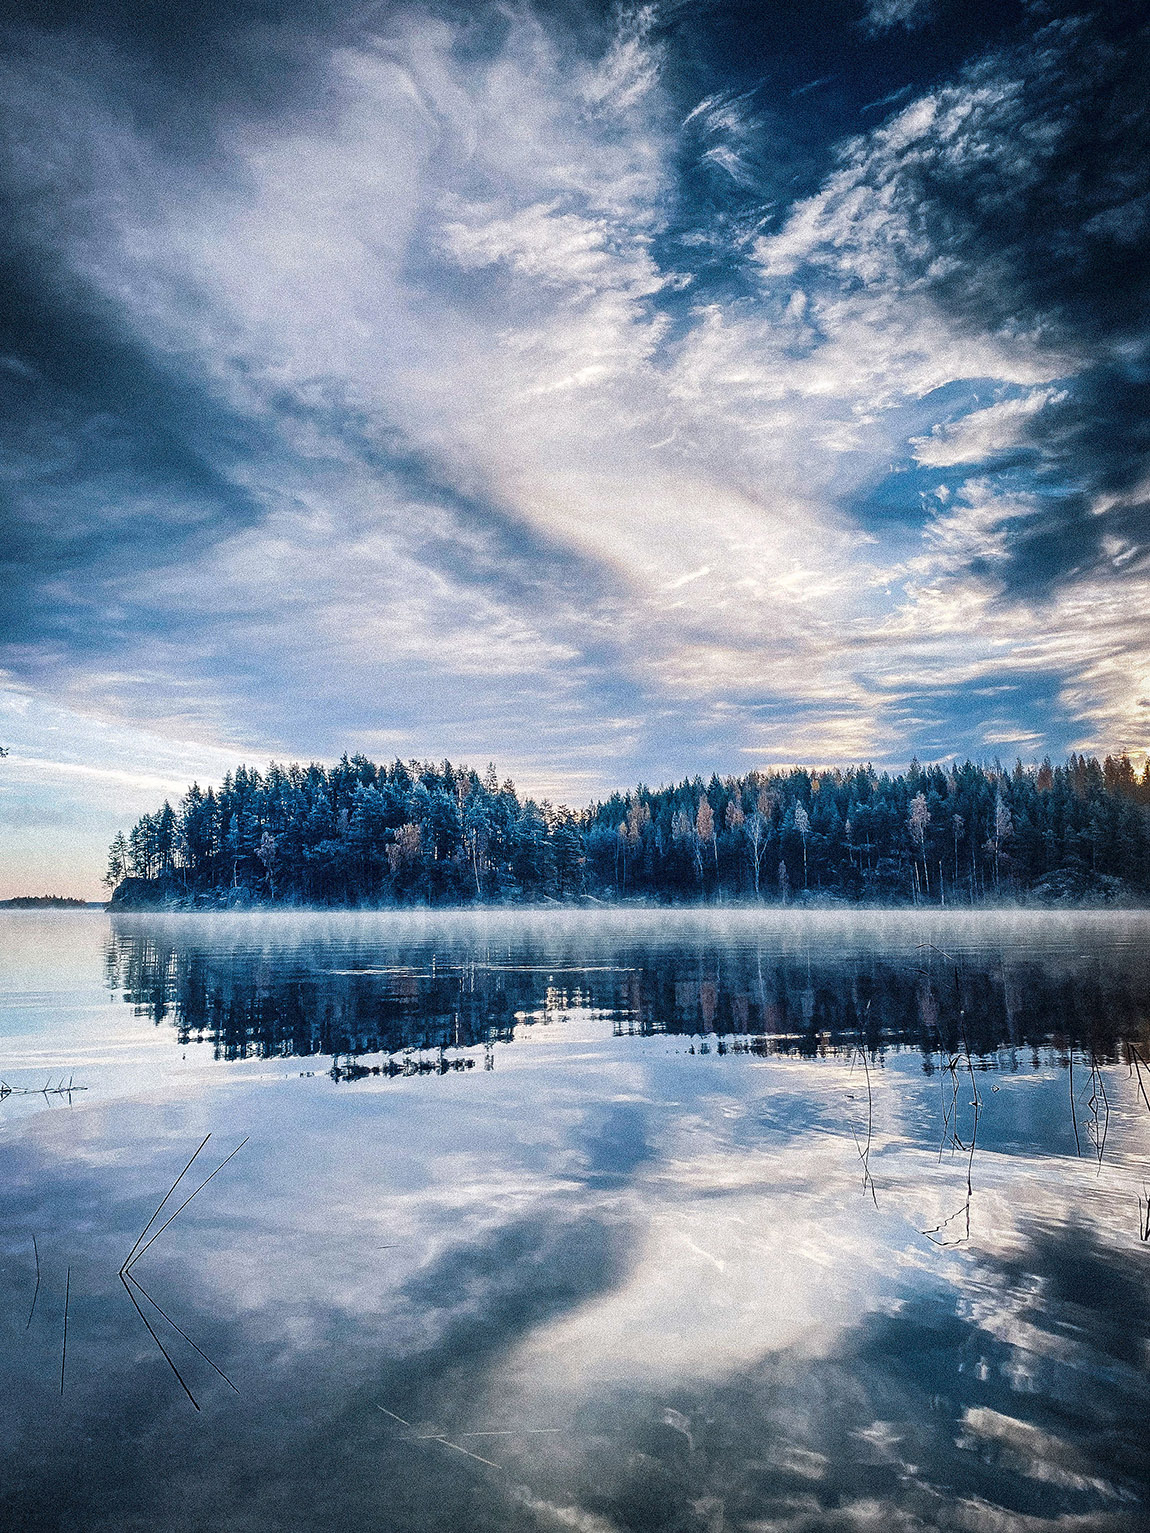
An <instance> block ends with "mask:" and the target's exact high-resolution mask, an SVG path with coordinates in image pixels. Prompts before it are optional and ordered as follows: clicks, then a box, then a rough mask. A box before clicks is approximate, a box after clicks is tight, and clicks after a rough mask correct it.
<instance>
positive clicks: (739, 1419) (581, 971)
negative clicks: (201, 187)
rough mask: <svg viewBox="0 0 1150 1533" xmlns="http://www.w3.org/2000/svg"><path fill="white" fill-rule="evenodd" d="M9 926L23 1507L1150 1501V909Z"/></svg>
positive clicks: (930, 1512)
mask: <svg viewBox="0 0 1150 1533" xmlns="http://www.w3.org/2000/svg"><path fill="white" fill-rule="evenodd" d="M0 963H2V970H0V1081H2V1082H3V1085H2V1086H0V1200H2V1217H0V1240H2V1249H3V1267H2V1273H3V1283H4V1287H5V1294H4V1306H3V1314H4V1319H3V1322H0V1324H2V1330H3V1343H2V1349H0V1357H2V1361H0V1369H2V1377H0V1384H2V1387H3V1393H4V1401H5V1408H4V1410H3V1412H2V1413H0V1460H2V1479H3V1486H4V1502H5V1505H6V1507H7V1509H8V1512H9V1515H10V1516H12V1517H13V1518H14V1521H12V1522H11V1523H10V1524H9V1525H10V1526H14V1527H15V1526H18V1527H19V1528H20V1529H21V1530H49V1529H51V1530H64V1529H66V1530H69V1533H87V1530H99V1533H137V1530H139V1533H145V1530H146V1533H156V1530H165V1533H166V1530H177V1533H193V1530H195V1533H201V1530H202V1533H209V1530H210V1533H218V1530H220V1529H227V1530H236V1533H240V1530H242V1533H265V1530H267V1533H272V1530H277V1533H278V1530H300V1533H302V1530H309V1533H310V1530H320V1529H323V1530H328V1529H336V1528H345V1529H347V1530H349V1533H350V1530H359V1529H372V1530H381V1533H422V1530H432V1529H435V1530H459V1533H488V1530H490V1533H520V1530H523V1533H526V1530H545V1533H569V1530H574V1533H632V1530H633V1533H654V1530H665V1533H728V1530H730V1533H735V1530H738V1533H768V1530H770V1533H774V1530H780V1533H792V1530H793V1533H814V1530H836V1533H837V1530H844V1533H846V1530H858V1529H871V1528H875V1529H879V1528H881V1529H882V1530H883V1533H891V1530H893V1533H909V1530H914V1529H920V1528H945V1529H962V1530H987V1533H1040V1530H1047V1529H1049V1530H1051V1533H1054V1530H1058V1533H1070V1530H1086V1529H1090V1530H1095V1529H1097V1530H1111V1529H1113V1530H1126V1529H1130V1530H1134V1529H1141V1528H1146V1527H1147V1526H1148V1525H1150V1520H1148V1510H1147V1508H1148V1503H1150V1465H1148V1460H1147V1455H1146V1443H1145V1430H1146V1425H1145V1424H1146V1420H1147V1411H1148V1407H1150V1378H1148V1364H1150V1222H1148V1221H1150V1099H1148V1097H1147V1093H1148V1092H1150V916H1148V915H1144V914H1140V913H1099V914H1055V913H1049V912H1035V913H1014V912H996V913H981V914H953V915H952V914H950V913H948V912H945V911H933V912H912V911H900V912H869V913H863V914H854V913H839V912H834V911H747V910H733V911H665V910H661V911H654V910H641V909H633V910H625V909H618V910H603V911H594V912H586V911H564V910H554V911H538V910H511V909H507V910H498V911H490V912H486V913H484V912H462V913H459V912H442V911H439V912H435V911H428V912H407V913H380V914H361V913H339V914H317V915H310V914H294V913H275V914H270V913H269V914H262V913H259V912H250V913H244V914H235V915H228V914H205V915H186V916H181V915H171V916H164V915H157V916H145V915H137V916H131V915H124V916H115V917H110V916H108V915H106V914H104V913H102V912H98V911H96V912H76V913H73V912H59V913H37V912H12V913H5V914H4V915H2V916H0ZM208 1136H210V1137H208ZM198 1147H199V1148H198ZM197 1150H198V1153H194V1152H197ZM193 1154H194V1159H192V1163H191V1165H190V1167H189V1168H188V1169H187V1171H186V1172H185V1174H184V1175H183V1177H182V1178H181V1179H180V1180H179V1181H178V1183H177V1178H178V1177H179V1176H180V1173H181V1171H182V1170H183V1168H184V1167H185V1165H186V1163H187V1162H188V1161H189V1159H190V1158H192V1157H193ZM173 1184H176V1185H175V1190H174V1191H173V1192H172V1194H171V1196H170V1197H168V1198H167V1201H166V1202H162V1200H164V1199H165V1195H166V1194H168V1193H169V1190H170V1189H172V1188H173ZM197 1188H200V1189H201V1190H199V1191H197ZM188 1198H190V1199H191V1201H190V1202H187V1204H186V1206H183V1205H184V1204H185V1200H186V1199H188ZM169 1219H171V1222H170V1224H169V1223H168V1222H167V1221H168V1220H169ZM153 1237H154V1238H153ZM133 1253H134V1255H133ZM129 1260H131V1264H130V1265H129V1266H125V1263H126V1262H127V1261H129Z"/></svg>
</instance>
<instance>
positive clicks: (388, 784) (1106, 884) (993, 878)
mask: <svg viewBox="0 0 1150 1533" xmlns="http://www.w3.org/2000/svg"><path fill="white" fill-rule="evenodd" d="M105 881H106V883H107V884H108V886H109V887H110V888H111V890H112V904H113V906H118V907H122V908H132V907H140V906H148V905H165V906H175V907H181V908H211V907H218V906H236V905H241V906H242V905H250V904H258V905H268V904H275V905H289V906H303V905H307V906H364V907H375V906H389V905H411V904H448V905H463V904H478V903H515V902H531V903H546V902H558V903H571V902H578V901H584V902H591V901H602V902H616V901H650V902H663V903H688V902H697V903H733V902H756V901H762V902H764V903H767V902H769V903H773V904H780V903H782V904H786V903H803V902H809V903H839V902H846V903H869V904H936V905H942V906H947V905H972V904H979V903H982V902H985V901H996V900H997V901H1010V902H1026V903H1045V902H1051V901H1060V902H1075V901H1085V902H1090V903H1096V902H1103V901H1119V902H1125V903H1138V902H1141V901H1143V900H1145V898H1146V897H1147V896H1148V895H1150V764H1148V765H1147V768H1146V769H1145V770H1144V771H1143V772H1142V773H1141V774H1140V775H1139V774H1138V773H1137V772H1136V771H1135V769H1134V767H1133V765H1132V763H1131V762H1130V759H1129V758H1128V757H1127V756H1126V755H1119V756H1113V757H1112V756H1107V757H1106V759H1105V760H1104V761H1102V762H1099V761H1098V760H1096V759H1094V758H1093V757H1085V756H1082V755H1072V756H1071V757H1070V758H1069V760H1068V761H1066V762H1065V764H1062V765H1057V766H1056V765H1053V764H1052V763H1051V762H1050V761H1049V760H1046V761H1044V762H1042V763H1041V765H1029V766H1027V765H1023V763H1022V762H1021V761H1020V762H1017V763H1016V764H1015V765H1014V767H1013V768H1012V769H1011V768H1006V767H1003V766H1002V765H1000V764H998V763H995V764H994V765H993V766H986V765H979V764H975V763H973V762H970V761H967V762H965V763H963V764H961V765H960V764H958V763H955V764H951V765H946V766H941V765H933V766H929V765H928V766H923V765H920V764H919V763H918V762H917V761H913V762H911V764H910V766H909V767H908V769H907V770H906V771H905V772H901V773H898V774H894V775H892V774H890V773H888V772H877V771H875V769H874V768H873V767H871V766H857V767H852V768H849V769H846V770H833V771H807V770H805V769H802V768H797V767H796V768H795V769H793V770H791V771H787V772H750V773H747V774H746V775H745V776H742V777H722V778H720V777H719V776H718V775H712V777H711V778H710V780H709V781H705V780H704V779H703V778H701V777H694V778H691V779H689V780H684V781H683V782H681V783H679V784H678V785H677V786H672V787H661V788H648V787H645V786H643V785H642V784H640V785H639V786H638V787H636V788H634V789H633V790H631V791H630V792H627V793H615V794H613V795H612V796H611V797H610V798H608V799H606V800H605V801H604V802H602V803H596V804H592V805H591V806H589V807H588V808H586V809H570V808H567V807H566V806H564V805H559V806H554V805H552V804H550V803H549V802H547V801H545V800H544V801H541V802H537V801H536V800H534V799H532V798H530V797H527V796H521V795H520V794H519V792H518V791H517V790H516V788H515V786H514V784H513V783H512V782H510V781H504V782H503V783H500V782H499V780H498V775H497V773H496V771H495V768H494V767H493V766H491V767H488V768H487V770H486V772H484V773H483V774H482V775H481V774H480V773H478V772H476V771H474V770H472V769H470V768H468V767H462V766H452V764H451V763H450V762H447V761H445V762H442V763H440V764H436V763H434V762H418V761H409V762H401V761H395V762H393V763H391V764H390V765H377V764H376V763H374V762H372V761H369V760H367V759H366V757H364V756H360V755H356V756H352V757H350V758H349V757H348V756H346V755H345V756H344V757H343V758H342V759H341V760H340V761H339V762H338V764H337V765H335V766H322V765H317V764H315V763H312V764H311V765H309V766H299V765H291V766H280V765H277V764H276V763H274V762H273V763H272V764H271V765H270V766H269V767H268V768H267V770H266V771H263V772H261V771H257V770H252V769H250V768H248V767H244V766H241V767H239V768H238V769H237V770H236V771H235V772H234V773H229V774H228V775H227V776H226V777H225V778H224V780H223V782H222V783H221V784H220V785H219V786H218V787H215V788H212V787H209V788H207V789H201V788H200V787H199V786H198V785H197V784H195V783H193V784H192V786H191V787H190V788H189V789H188V790H187V792H186V793H185V794H184V796H183V798H182V799H181V800H180V802H179V803H178V804H177V805H175V806H173V805H172V804H171V803H167V802H166V803H164V805H163V806H162V807H161V808H160V809H159V810H158V811H157V812H156V813H154V814H150V815H144V816H143V817H142V818H141V819H140V820H139V821H137V823H136V824H135V826H133V828H132V830H131V832H130V833H129V834H128V835H124V834H123V833H121V834H119V835H117V837H116V839H115V840H114V842H113V843H112V847H111V850H110V853H109V859H108V870H107V875H106V880H105Z"/></svg>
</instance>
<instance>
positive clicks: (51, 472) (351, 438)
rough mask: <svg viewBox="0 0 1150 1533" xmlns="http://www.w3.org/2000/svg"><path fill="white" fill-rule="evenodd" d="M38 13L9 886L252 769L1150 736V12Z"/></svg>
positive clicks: (11, 437) (1, 827) (113, 8)
mask: <svg viewBox="0 0 1150 1533" xmlns="http://www.w3.org/2000/svg"><path fill="white" fill-rule="evenodd" d="M173 18H174V13H173V11H172V8H171V7H170V5H168V4H166V3H160V0H82V3H81V0H41V3H38V4H36V5H35V6H34V7H33V6H30V5H27V4H24V5H18V4H12V3H10V0H0V32H2V34H3V40H2V45H0V118H2V124H0V139H2V145H0V204H2V206H0V262H2V266H3V278H2V287H0V294H2V312H0V485H2V489H0V493H2V496H3V513H2V516H3V522H2V527H3V531H2V534H0V745H5V746H7V747H8V749H9V755H8V756H7V758H6V759H4V760H3V761H2V762H0V897H3V896H6V895H12V894H22V893H40V892H59V893H68V894H77V895H81V896H84V897H88V898H98V897H99V896H100V892H101V891H100V878H101V876H102V874H103V871H104V865H105V852H106V847H107V844H108V841H109V840H110V839H111V836H112V835H113V834H114V833H115V831H116V830H117V829H120V828H124V829H127V828H128V827H130V825H131V824H132V822H133V821H134V820H135V819H136V818H137V816H138V815H139V814H140V813H142V812H145V811H151V810H153V809H155V808H156V807H158V805H159V803H160V802H161V801H162V799H163V798H164V797H165V796H171V797H173V798H174V797H175V796H177V795H178V794H180V793H181V792H182V791H183V789H184V788H185V786H186V785H187V783H188V782H189V781H190V780H191V779H193V778H197V779H198V780H199V781H200V782H201V784H205V785H206V784H207V783H208V782H213V781H218V780H219V779H220V778H221V777H222V776H223V774H224V772H225V771H226V770H228V769H229V768H230V767H234V766H235V765H236V764H238V763H239V762H240V761H246V762H248V763H250V764H253V765H261V764H266V762H267V761H268V759H270V758H272V757H274V758H276V759H277V760H281V761H287V760H311V759H318V760H328V759H334V758H335V757H338V756H339V755H340V754H341V753H342V752H343V751H344V750H347V751H348V752H355V751H363V752H364V753H366V754H368V755H370V756H372V757H374V758H376V759H379V758H385V759H392V758H394V757H396V756H399V757H402V758H404V759H407V758H410V757H412V756H418V757H420V758H424V757H434V758H438V759H442V758H443V757H448V758H450V759H452V760H454V761H459V760H464V761H467V762H470V763H473V764H475V765H478V766H479V767H481V768H482V767H483V766H484V765H485V764H486V763H487V761H488V760H494V761H495V762H496V763H497V765H498V767H499V770H500V774H501V776H502V775H511V776H512V777H514V779H515V780H516V782H517V784H519V786H520V787H521V788H523V789H526V790H528V791H530V792H533V793H535V794H536V795H538V796H545V797H548V798H550V799H552V800H553V801H565V802H568V803H571V804H580V803H586V802H588V801H589V800H591V799H593V798H594V797H595V796H597V795H599V794H603V793H606V792H609V791H610V790H611V789H612V788H615V787H621V786H626V785H628V784H631V783H634V782H635V781H638V780H643V781H646V782H649V783H657V782H660V781H665V780H668V779H671V778H678V777H681V776H683V775H693V774H694V773H696V772H701V773H703V774H704V775H709V774H710V772H711V771H712V770H718V771H719V772H720V773H722V774H726V773H742V772H745V771H748V770H750V769H752V768H764V767H770V766H787V765H791V764H794V763H802V764H807V765H836V764H838V765H845V764H848V763H852V762H857V761H865V760H870V761H873V762H875V763H876V764H878V765H891V766H900V765H905V763H906V762H907V761H908V760H909V759H910V758H911V756H912V755H917V756H918V757H919V759H920V760H947V759H950V758H951V757H953V756H955V755H957V756H959V757H965V756H967V755H970V756H972V757H974V758H975V759H983V760H990V759H993V758H995V757H1001V758H1002V759H1004V760H1008V761H1013V760H1014V758H1015V757H1018V756H1021V757H1022V758H1023V759H1024V760H1031V759H1038V758H1040V757H1041V756H1043V755H1044V754H1045V753H1047V752H1049V753H1051V754H1052V755H1053V756H1055V757H1057V756H1060V755H1063V754H1065V753H1066V752H1067V751H1069V750H1072V749H1074V750H1079V749H1081V750H1088V751H1098V752H1105V751H1110V750H1116V749H1121V748H1126V749H1129V750H1131V751H1132V752H1133V753H1140V752H1141V751H1142V749H1143V747H1144V746H1145V745H1146V743H1147V739H1148V738H1150V729H1148V719H1150V655H1148V652H1147V628H1148V623H1150V561H1148V555H1147V551H1148V548H1150V514H1148V512H1150V454H1148V447H1150V413H1148V408H1147V406H1148V404H1150V313H1148V301H1147V300H1148V289H1150V248H1148V247H1150V172H1148V166H1150V107H1148V105H1147V93H1146V89H1145V81H1146V79H1147V78H1148V77H1150V73H1148V71H1150V60H1148V58H1147V53H1148V51H1150V50H1148V47H1147V33H1148V29H1147V24H1146V19H1145V14H1144V7H1142V6H1141V5H1139V4H1133V3H1127V0H1107V3H1105V4H1100V5H1096V6H1093V7H1092V6H1090V5H1089V4H1084V5H1074V4H1064V3H1062V0H1054V3H1050V4H1047V3H1040V0H1001V3H992V4H978V3H972V0H809V3H804V4H796V3H795V0H786V3H775V0H755V3H736V0H715V3H709V0H664V3H653V4H649V5H638V6H627V5H623V6H617V5H611V6H608V5H596V4H590V3H581V0H556V3H542V0H540V3H536V4H528V3H516V0H512V3H499V4H487V3H484V0H469V3H450V0H441V3H428V0H423V3H414V4H406V5H400V4H391V3H388V0H382V3H378V4H373V3H370V0H369V3H359V4H354V5H353V4H346V3H338V0H292V3H290V4H289V3H286V0H228V3H227V4H224V3H213V0H187V3H186V4H185V5H183V6H181V7H180V10H179V20H178V25H177V24H176V23H175V21H174V19H173Z"/></svg>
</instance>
